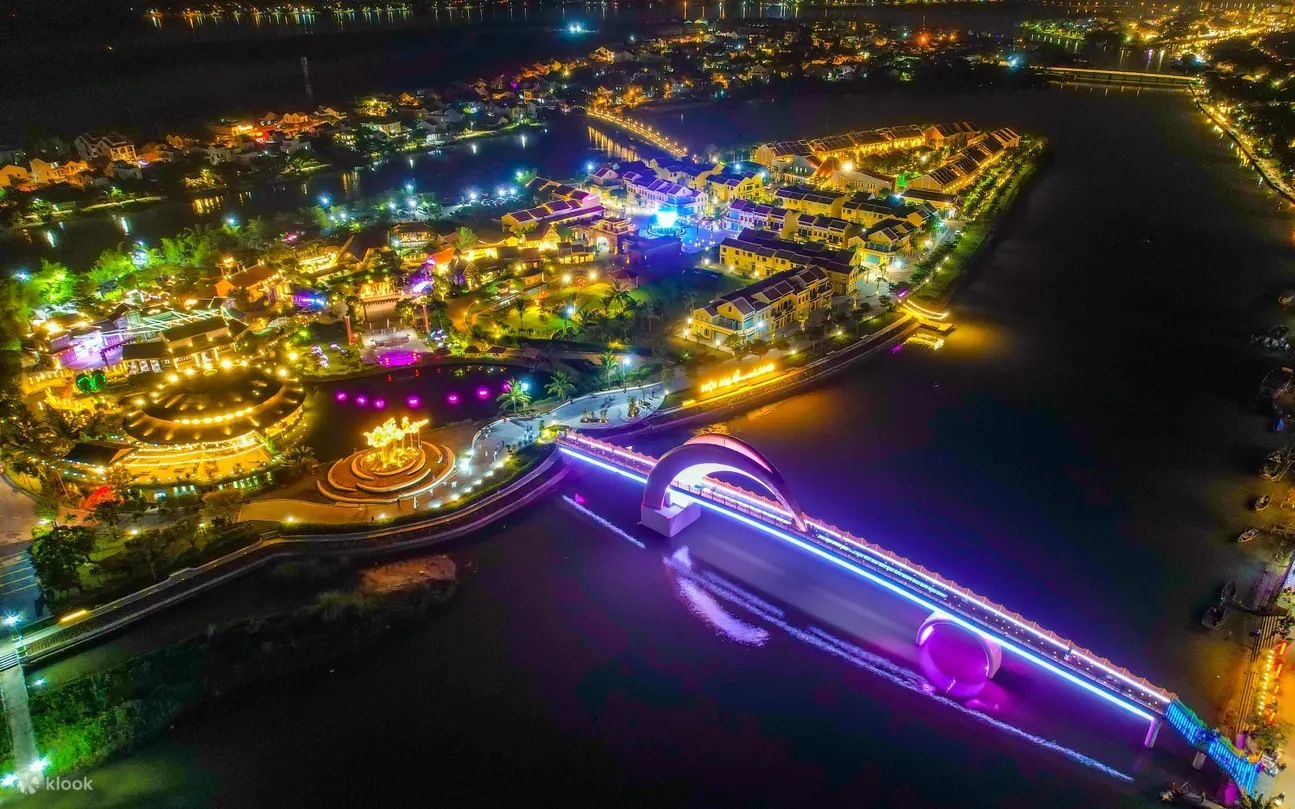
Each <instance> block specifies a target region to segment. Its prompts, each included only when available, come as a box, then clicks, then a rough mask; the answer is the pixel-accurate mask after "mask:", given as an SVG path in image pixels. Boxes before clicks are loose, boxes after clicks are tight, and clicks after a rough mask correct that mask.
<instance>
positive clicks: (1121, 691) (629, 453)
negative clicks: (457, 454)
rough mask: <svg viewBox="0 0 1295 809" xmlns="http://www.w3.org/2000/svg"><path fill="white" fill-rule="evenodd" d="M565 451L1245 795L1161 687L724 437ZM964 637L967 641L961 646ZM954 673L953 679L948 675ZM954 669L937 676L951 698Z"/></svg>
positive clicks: (684, 520)
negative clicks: (1058, 682)
mask: <svg viewBox="0 0 1295 809" xmlns="http://www.w3.org/2000/svg"><path fill="white" fill-rule="evenodd" d="M557 443H558V448H559V450H560V451H561V452H562V453H563V455H564V456H565V457H567V458H568V459H572V460H576V461H579V462H581V463H585V464H590V465H593V466H596V467H599V468H601V469H604V470H606V471H609V472H613V473H615V474H618V475H621V476H623V477H626V478H629V479H631V480H635V481H638V482H640V483H643V484H644V494H643V504H642V507H641V512H640V513H641V517H642V524H643V525H644V526H646V527H648V528H651V529H653V530H655V531H658V532H660V533H662V534H664V535H666V536H674V535H675V534H677V533H679V532H680V531H682V530H684V529H685V528H687V526H688V525H690V524H691V523H693V522H695V521H696V520H697V518H698V517H699V516H700V514H701V511H702V509H705V510H707V511H710V512H712V513H717V514H720V515H723V516H725V517H728V518H730V519H734V520H737V521H739V522H742V523H745V524H746V525H748V526H751V527H753V528H755V529H757V530H760V531H762V532H764V533H766V534H769V535H771V536H773V537H775V538H778V539H780V540H782V541H784V542H787V543H789V544H791V545H793V546H795V547H798V548H800V549H801V550H804V551H806V552H809V553H811V554H814V555H816V556H818V557H819V558H821V559H823V560H824V561H826V562H828V563H830V564H833V565H836V566H838V567H840V568H842V569H844V570H846V571H848V572H850V573H853V574H854V575H856V576H859V577H861V578H863V579H866V580H868V581H870V582H872V583H874V584H876V585H878V586H880V587H882V588H885V589H886V590H889V591H890V592H892V593H894V594H895V595H898V596H900V597H901V598H904V599H906V600H907V601H909V602H911V603H913V604H915V605H917V606H918V607H921V608H923V609H924V610H929V612H930V617H928V618H927V619H926V621H924V622H923V623H922V624H921V626H920V627H918V628H917V632H916V642H917V644H918V645H919V646H923V645H924V644H929V643H930V642H931V641H932V639H933V638H937V637H946V638H950V637H951V638H953V639H955V640H961V641H964V642H963V643H962V646H963V647H964V648H972V649H973V650H975V651H974V654H977V655H979V657H978V658H977V659H978V662H977V663H976V666H977V668H978V667H979V666H980V665H983V672H981V671H977V674H983V679H989V678H992V677H993V676H994V674H995V673H997V671H998V669H999V666H1000V665H1001V661H1002V657H1003V655H1004V654H1010V655H1013V656H1015V657H1017V658H1020V659H1022V660H1024V661H1027V662H1028V663H1030V664H1032V665H1033V666H1035V667H1037V668H1039V669H1042V670H1043V671H1046V672H1049V673H1050V674H1053V675H1055V676H1057V677H1060V678H1062V679H1064V680H1066V681H1068V682H1070V683H1072V684H1073V685H1075V686H1077V687H1079V688H1081V689H1083V690H1084V691H1087V692H1088V693H1090V694H1092V695H1094V696H1096V697H1098V698H1100V699H1102V700H1104V701H1106V702H1108V703H1110V704H1112V705H1115V706H1117V707H1119V708H1121V709H1123V710H1124V711H1126V712H1128V713H1130V714H1132V715H1134V716H1136V717H1139V718H1141V719H1142V720H1144V721H1146V722H1147V725H1148V727H1147V732H1146V737H1145V739H1144V744H1145V745H1146V746H1147V747H1150V746H1152V745H1154V744H1155V741H1156V737H1157V735H1158V733H1159V731H1160V728H1161V726H1162V724H1163V723H1164V722H1166V721H1167V722H1168V723H1169V724H1170V726H1171V727H1173V728H1174V729H1175V730H1177V731H1178V732H1179V733H1181V734H1182V735H1183V737H1184V738H1185V739H1187V741H1188V743H1189V744H1191V745H1192V746H1193V747H1195V748H1197V749H1199V750H1202V751H1204V752H1205V753H1206V754H1207V755H1208V756H1209V757H1210V758H1212V759H1213V760H1214V761H1215V762H1216V763H1217V764H1218V765H1219V766H1220V767H1221V768H1222V769H1223V770H1224V771H1225V772H1226V773H1228V775H1230V776H1231V777H1232V779H1233V780H1234V781H1236V783H1237V784H1238V786H1240V787H1241V789H1243V790H1244V791H1246V792H1247V793H1248V792H1249V791H1250V790H1252V789H1253V788H1254V785H1255V779H1256V775H1257V773H1258V766H1257V765H1256V764H1255V763H1252V762H1250V761H1248V760H1247V759H1246V758H1245V757H1244V756H1243V754H1241V753H1240V752H1239V751H1237V750H1236V748H1235V747H1233V746H1232V745H1231V744H1230V743H1229V741H1228V740H1227V739H1226V738H1224V737H1221V736H1219V735H1218V734H1217V733H1216V732H1214V731H1213V730H1212V729H1210V728H1209V727H1208V726H1206V725H1205V724H1204V723H1203V722H1201V720H1200V719H1198V718H1197V717H1196V715H1195V714H1194V713H1192V712H1191V710H1189V709H1188V708H1186V707H1185V706H1184V705H1183V704H1182V703H1180V702H1179V701H1178V699H1177V697H1176V696H1175V695H1174V694H1172V693H1170V692H1169V691H1166V690H1164V689H1163V688H1159V687H1157V686H1155V685H1152V684H1151V683H1149V682H1147V681H1146V680H1144V679H1142V678H1141V677H1138V676H1136V675H1134V674H1132V673H1130V672H1129V671H1127V670H1126V669H1123V668H1121V667H1119V666H1116V665H1115V664H1114V663H1111V662H1110V661H1109V660H1106V659H1105V658H1102V657H1099V656H1098V655H1097V654H1095V653H1093V652H1091V651H1088V650H1087V649H1084V648H1081V647H1079V646H1078V645H1076V644H1075V643H1074V642H1072V641H1069V640H1067V639H1065V638H1063V637H1060V636H1058V635H1057V634H1056V633H1054V632H1051V631H1049V630H1047V629H1044V628H1043V627H1041V626H1039V625H1038V624H1036V623H1034V622H1033V621H1030V620H1028V619H1026V618H1024V617H1022V616H1020V615H1018V614H1016V613H1014V612H1012V611H1011V610H1009V609H1007V608H1006V607H1003V606H1001V605H998V604H995V603H993V602H992V601H989V600H988V599H986V598H983V597H981V596H979V595H977V594H975V593H973V592H971V591H970V590H968V589H967V588H965V587H962V586H960V585H958V584H956V583H954V582H952V581H949V580H948V579H946V578H944V577H942V576H940V575H939V574H938V573H935V572H934V571H931V570H928V569H926V568H925V567H923V566H922V565H919V564H917V563H916V562H911V561H909V560H907V559H905V558H903V557H901V556H898V555H896V554H894V553H892V552H890V551H888V550H886V549H884V548H882V547H880V546H878V545H876V544H873V543H871V542H868V541H866V540H864V539H860V538H859V537H856V536H854V535H853V534H851V533H849V532H848V531H846V530H844V529H841V528H837V527H836V526H834V525H830V524H828V523H825V522H823V521H821V520H817V519H814V518H813V517H810V516H808V515H806V514H805V513H804V512H803V511H802V510H801V508H800V505H799V504H798V503H797V501H796V498H795V496H794V494H793V492H792V491H791V490H790V488H789V487H788V485H787V483H786V481H785V480H783V478H782V476H781V475H780V474H779V473H778V471H777V470H776V469H775V468H774V467H773V465H772V464H770V463H769V461H768V460H766V459H765V458H764V456H763V455H761V454H760V453H759V452H758V451H756V450H755V449H754V448H753V447H751V446H750V445H748V444H746V443H744V442H742V441H740V440H738V439H735V438H733V437H731V436H725V435H709V434H702V435H698V436H695V437H693V438H691V439H689V440H688V441H687V442H685V443H684V444H683V445H681V446H679V447H676V448H674V449H672V450H670V451H669V452H667V453H665V454H664V455H662V456H661V457H660V458H654V457H652V456H650V455H644V454H642V453H639V452H634V451H633V450H630V449H626V448H624V447H619V446H616V445H614V444H610V443H607V442H604V441H599V440H597V439H593V438H589V437H588V436H585V435H580V434H577V433H568V434H566V435H563V436H561V437H559V438H558V439H557ZM715 473H728V474H736V475H739V476H742V477H744V478H746V479H749V480H751V481H754V482H756V483H758V484H759V485H760V487H761V488H762V489H764V490H765V491H767V492H768V493H769V494H770V495H772V498H771V497H765V496H762V495H757V494H753V493H752V492H749V491H746V490H744V489H742V488H739V487H737V486H733V485H730V484H728V483H725V482H723V481H720V480H716V479H715V478H713V477H710V476H711V475H713V474H715ZM967 641H969V642H970V643H967ZM958 676H961V675H958ZM959 684H960V683H959V682H958V680H957V679H956V678H955V676H954V675H952V674H951V675H950V676H949V677H948V681H947V682H945V683H940V685H941V687H943V688H944V689H945V690H946V692H948V693H950V694H952V695H955V696H956V695H957V692H956V690H955V688H954V686H956V685H959Z"/></svg>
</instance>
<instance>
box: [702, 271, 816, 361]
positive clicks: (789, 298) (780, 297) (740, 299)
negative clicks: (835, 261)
mask: <svg viewBox="0 0 1295 809" xmlns="http://www.w3.org/2000/svg"><path fill="white" fill-rule="evenodd" d="M831 305H832V281H831V279H830V278H829V276H828V274H827V272H825V271H824V270H823V269H822V268H821V267H818V266H815V265H804V266H797V267H794V268H792V269H788V270H783V271H781V272H777V273H774V274H773V275H770V276H769V277H768V278H765V279H763V280H760V281H757V282H755V283H754V284H750V285H748V286H746V287H743V288H742V289H739V290H737V291H736V292H730V293H729V294H727V295H722V296H720V297H718V298H716V299H714V300H713V301H710V302H709V303H707V304H705V305H704V306H700V307H698V308H697V309H696V310H694V311H693V313H692V319H691V323H690V324H689V326H688V328H689V336H690V337H693V338H695V339H697V340H704V341H712V340H713V341H714V342H715V343H716V345H719V344H722V343H723V342H724V341H725V340H727V339H728V338H729V337H732V336H734V335H737V336H738V337H739V338H740V339H742V340H744V341H750V340H758V339H770V338H772V337H775V336H777V334H778V333H779V332H781V331H784V330H786V329H788V328H789V327H791V326H793V325H795V324H797V323H800V322H804V321H806V320H809V318H810V317H811V315H812V314H813V313H814V312H815V311H818V310H821V309H827V308H829V307H830V306H831Z"/></svg>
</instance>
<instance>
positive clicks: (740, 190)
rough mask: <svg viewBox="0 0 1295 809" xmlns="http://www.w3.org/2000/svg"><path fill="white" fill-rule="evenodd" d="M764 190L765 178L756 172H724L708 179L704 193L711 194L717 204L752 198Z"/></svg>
mask: <svg viewBox="0 0 1295 809" xmlns="http://www.w3.org/2000/svg"><path fill="white" fill-rule="evenodd" d="M763 188H764V178H763V177H761V176H760V175H759V174H756V173H755V172H754V171H743V172H728V171H725V172H722V173H718V174H712V175H711V176H709V177H707V178H706V185H705V187H704V188H703V189H701V190H703V191H706V192H707V193H708V194H710V198H711V199H713V200H715V201H716V202H732V201H733V200H736V199H742V198H748V199H749V198H751V197H754V196H756V195H758V194H759V193H760V192H761V190H763Z"/></svg>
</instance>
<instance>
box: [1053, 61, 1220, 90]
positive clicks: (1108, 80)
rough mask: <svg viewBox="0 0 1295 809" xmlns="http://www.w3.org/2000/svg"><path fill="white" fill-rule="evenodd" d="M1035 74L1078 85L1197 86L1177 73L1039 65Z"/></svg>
mask: <svg viewBox="0 0 1295 809" xmlns="http://www.w3.org/2000/svg"><path fill="white" fill-rule="evenodd" d="M1031 69H1032V70H1033V71H1034V72H1035V73H1038V74H1039V75H1042V76H1047V77H1048V78H1050V79H1053V80H1054V81H1059V82H1075V83H1079V84H1108V85H1119V86H1123V87H1166V88H1169V89H1175V90H1189V89H1191V88H1192V86H1193V85H1196V84H1199V83H1200V79H1198V78H1196V77H1195V76H1182V75H1179V74H1177V73H1147V72H1144V71H1137V70H1103V69H1100V68H1088V67H1054V66H1050V65H1040V66H1036V67H1032V68H1031Z"/></svg>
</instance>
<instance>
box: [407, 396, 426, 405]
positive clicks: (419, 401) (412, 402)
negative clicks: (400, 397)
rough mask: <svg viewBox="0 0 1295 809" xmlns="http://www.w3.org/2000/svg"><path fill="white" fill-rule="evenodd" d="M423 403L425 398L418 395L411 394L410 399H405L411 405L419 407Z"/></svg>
mask: <svg viewBox="0 0 1295 809" xmlns="http://www.w3.org/2000/svg"><path fill="white" fill-rule="evenodd" d="M422 403H423V400H422V399H419V398H418V397H417V396H410V397H409V398H408V399H406V400H405V404H407V405H409V406H410V407H418V406H419V405H420V404H422Z"/></svg>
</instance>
